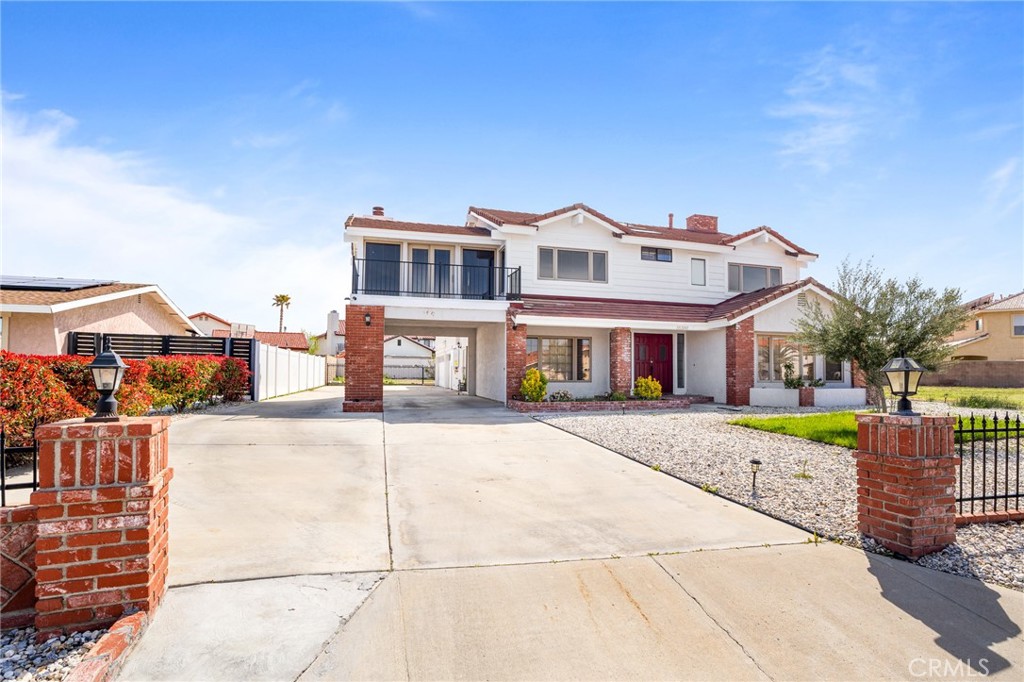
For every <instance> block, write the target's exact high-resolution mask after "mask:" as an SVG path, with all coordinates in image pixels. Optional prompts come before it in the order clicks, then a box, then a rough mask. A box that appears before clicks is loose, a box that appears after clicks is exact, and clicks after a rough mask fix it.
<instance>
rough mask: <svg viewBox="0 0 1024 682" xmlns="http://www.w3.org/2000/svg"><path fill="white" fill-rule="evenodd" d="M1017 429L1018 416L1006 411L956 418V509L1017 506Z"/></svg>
mask: <svg viewBox="0 0 1024 682" xmlns="http://www.w3.org/2000/svg"><path fill="white" fill-rule="evenodd" d="M1020 432H1021V425H1020V417H1016V418H1013V419H1011V417H1010V415H1009V413H1007V414H1006V415H1004V416H1003V417H1002V418H1000V417H999V415H998V414H995V415H993V416H992V419H991V420H989V419H988V418H986V417H984V416H983V417H981V419H978V418H976V417H975V416H974V415H971V416H970V418H968V419H966V420H965V419H964V418H963V417H961V418H960V419H959V420H958V421H957V426H956V429H955V430H954V431H953V435H954V439H955V441H956V447H957V454H958V455H959V456H960V472H959V479H960V480H959V481H958V483H957V485H958V490H957V498H956V502H957V512H958V513H960V514H965V513H970V514H973V513H975V512H985V511H1010V510H1013V511H1019V510H1020V508H1021V504H1020V502H1021V471H1020ZM976 505H977V508H976Z"/></svg>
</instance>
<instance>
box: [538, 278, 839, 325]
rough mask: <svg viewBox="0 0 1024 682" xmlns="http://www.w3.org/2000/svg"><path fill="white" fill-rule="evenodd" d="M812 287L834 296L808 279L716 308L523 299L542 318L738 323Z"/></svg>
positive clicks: (608, 300)
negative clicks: (746, 314) (772, 304)
mask: <svg viewBox="0 0 1024 682" xmlns="http://www.w3.org/2000/svg"><path fill="white" fill-rule="evenodd" d="M809 286H815V287H818V288H819V289H821V290H822V291H825V292H826V293H828V294H829V295H835V294H834V293H833V292H832V291H831V290H830V289H829V288H828V287H826V286H824V285H822V284H821V283H819V282H818V281H816V280H815V279H813V278H810V277H808V278H807V279H802V280H800V281H797V282H790V283H788V284H783V285H781V286H777V287H770V288H767V289H759V290H758V291H752V292H750V293H746V294H740V295H738V296H733V297H732V298H730V299H728V300H726V301H722V302H721V303H719V304H717V305H709V304H699V303H666V302H663V301H637V300H624V299H614V298H571V297H565V296H541V295H534V294H530V295H524V296H523V312H524V313H526V314H530V315H540V316H543V317H578V318H610V319H616V320H620V319H621V320H649V321H652V322H711V321H714V320H733V319H736V318H737V317H740V316H741V315H744V314H745V313H749V312H751V311H753V310H757V309H758V308H761V307H763V306H765V305H767V304H768V303H771V302H772V301H774V300H776V299H778V298H781V297H782V296H785V295H786V294H789V293H792V292H794V291H797V290H799V289H803V288H806V287H809Z"/></svg>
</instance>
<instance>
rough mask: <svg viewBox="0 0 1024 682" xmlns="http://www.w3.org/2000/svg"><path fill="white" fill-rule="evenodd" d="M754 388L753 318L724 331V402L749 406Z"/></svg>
mask: <svg viewBox="0 0 1024 682" xmlns="http://www.w3.org/2000/svg"><path fill="white" fill-rule="evenodd" d="M753 387H754V318H753V317H748V318H747V319H745V320H743V321H742V322H737V323H736V324H734V325H732V326H731V327H726V329H725V402H726V403H727V404H729V405H749V404H750V389H751V388H753Z"/></svg>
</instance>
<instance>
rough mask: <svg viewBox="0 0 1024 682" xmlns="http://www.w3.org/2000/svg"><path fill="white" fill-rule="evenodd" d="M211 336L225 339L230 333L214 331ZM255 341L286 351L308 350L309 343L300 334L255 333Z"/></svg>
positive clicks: (222, 330) (303, 335)
mask: <svg viewBox="0 0 1024 682" xmlns="http://www.w3.org/2000/svg"><path fill="white" fill-rule="evenodd" d="M213 335H214V336H216V337H221V338H223V337H227V336H230V335H231V333H230V332H229V331H228V330H226V329H214V330H213ZM255 337H256V340H257V341H259V342H260V343H265V344H267V345H268V346H277V347H278V348H287V349H288V350H302V351H304V350H309V341H307V340H306V335H305V334H303V333H302V332H259V331H258V332H256V334H255Z"/></svg>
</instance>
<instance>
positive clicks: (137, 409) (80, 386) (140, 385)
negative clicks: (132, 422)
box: [31, 355, 153, 417]
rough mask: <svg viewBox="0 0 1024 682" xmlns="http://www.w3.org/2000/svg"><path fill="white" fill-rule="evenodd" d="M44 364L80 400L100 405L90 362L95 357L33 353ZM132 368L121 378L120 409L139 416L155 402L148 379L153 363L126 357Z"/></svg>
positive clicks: (118, 402) (130, 415) (90, 405)
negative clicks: (97, 402)
mask: <svg viewBox="0 0 1024 682" xmlns="http://www.w3.org/2000/svg"><path fill="white" fill-rule="evenodd" d="M31 357H33V358H35V359H37V360H39V361H40V362H42V363H43V365H44V366H46V367H49V368H50V369H51V370H52V371H53V373H54V374H56V375H57V378H58V379H60V380H61V382H62V383H63V384H64V387H65V388H66V389H67V390H68V393H70V394H71V397H72V398H74V399H75V400H76V401H78V403H79V404H81V405H83V406H84V407H87V408H89V409H92V408H94V407H95V406H96V401H97V400H99V398H100V394H99V392H98V391H97V390H96V385H95V383H94V382H93V380H92V372H91V371H90V370H89V364H90V363H91V362H92V361H93V358H92V357H86V356H83V355H34V356H31ZM125 364H127V365H128V369H127V370H125V373H124V378H123V379H121V388H119V389H118V391H117V394H116V395H115V396H114V397H115V398H117V413H118V414H123V415H125V416H127V417H138V416H141V415H144V414H146V413H147V412H149V409H150V407H152V405H153V396H152V395H151V393H150V390H149V385H148V384H147V382H146V379H147V377H148V376H149V365H147V364H146V363H145V362H144V361H142V360H126V361H125Z"/></svg>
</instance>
